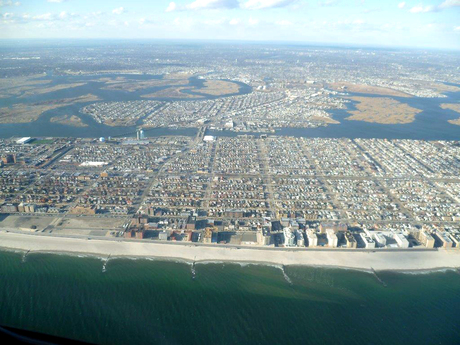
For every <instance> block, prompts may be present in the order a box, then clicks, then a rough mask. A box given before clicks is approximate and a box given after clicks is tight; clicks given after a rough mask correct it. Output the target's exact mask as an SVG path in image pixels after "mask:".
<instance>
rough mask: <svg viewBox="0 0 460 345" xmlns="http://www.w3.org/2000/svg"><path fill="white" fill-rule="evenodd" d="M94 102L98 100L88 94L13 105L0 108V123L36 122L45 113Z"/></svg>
mask: <svg viewBox="0 0 460 345" xmlns="http://www.w3.org/2000/svg"><path fill="white" fill-rule="evenodd" d="M95 101H99V98H98V97H97V96H95V95H92V94H88V95H84V96H80V97H72V98H63V99H57V100H53V101H45V102H38V103H31V104H23V103H19V104H14V105H13V106H11V107H3V108H0V123H27V122H33V121H36V120H37V119H38V118H39V117H40V115H41V114H43V113H44V112H45V111H48V110H52V109H56V108H60V107H65V106H68V105H72V104H76V103H83V102H95Z"/></svg>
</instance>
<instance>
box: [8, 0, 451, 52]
mask: <svg viewBox="0 0 460 345" xmlns="http://www.w3.org/2000/svg"><path fill="white" fill-rule="evenodd" d="M21 38H85V39H90V38H121V39H129V38H136V39H146V38H151V39H197V40H200V39H205V40H244V41H248V40H249V41H288V42H306V43H317V44H345V45H367V46H389V47H418V48H441V49H446V48H447V49H457V50H458V49H460V0H429V1H418V0H416V1H411V0H408V1H385V2H382V1H375V0H351V1H344V0H342V1H340V0H320V1H318V0H316V1H310V0H176V1H174V2H171V1H146V0H143V1H142V0H138V1H123V0H115V1H97V2H95V1H88V0H38V1H37V0H35V1H32V0H22V1H14V0H0V39H21Z"/></svg>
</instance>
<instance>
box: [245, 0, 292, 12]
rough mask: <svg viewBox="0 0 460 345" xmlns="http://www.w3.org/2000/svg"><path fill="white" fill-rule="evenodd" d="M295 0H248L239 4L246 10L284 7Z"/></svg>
mask: <svg viewBox="0 0 460 345" xmlns="http://www.w3.org/2000/svg"><path fill="white" fill-rule="evenodd" d="M295 1H296V0H248V1H246V2H245V3H242V4H241V7H242V8H246V9H248V10H261V9H264V8H274V7H284V6H287V5H289V4H292V3H293V2H295Z"/></svg>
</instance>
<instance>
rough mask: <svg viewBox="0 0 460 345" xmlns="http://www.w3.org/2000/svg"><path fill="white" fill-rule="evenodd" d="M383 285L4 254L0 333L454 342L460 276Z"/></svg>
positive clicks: (295, 271) (117, 339)
mask: <svg viewBox="0 0 460 345" xmlns="http://www.w3.org/2000/svg"><path fill="white" fill-rule="evenodd" d="M104 264H106V265H105V270H103V266H104ZM193 272H194V273H193ZM193 276H194V277H195V278H194V279H193V278H192V277H193ZM378 276H379V278H380V280H381V281H379V280H378V279H377V277H376V276H374V275H373V274H370V273H366V272H359V271H352V270H343V269H329V268H313V267H296V266H288V267H284V271H283V267H272V266H264V265H240V264H230V263H206V264H204V263H202V264H196V265H195V267H192V265H190V264H187V263H180V262H168V261H157V260H147V259H136V260H134V259H126V258H123V259H121V258H120V259H118V258H113V259H112V258H111V259H110V260H109V261H107V262H104V261H103V260H102V259H100V258H95V257H75V256H66V255H57V254H43V253H40V254H38V253H30V254H28V255H26V256H25V255H24V253H18V252H0V324H2V325H5V326H11V327H15V328H22V329H27V330H33V331H38V332H42V333H48V334H52V335H57V336H63V337H67V338H72V339H78V340H83V341H87V342H91V343H99V344H406V345H407V344H460V274H459V272H458V271H441V272H434V273H429V274H428V273H425V274H406V273H394V272H378Z"/></svg>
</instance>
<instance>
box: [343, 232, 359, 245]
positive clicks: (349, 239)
mask: <svg viewBox="0 0 460 345" xmlns="http://www.w3.org/2000/svg"><path fill="white" fill-rule="evenodd" d="M345 242H346V244H347V248H356V245H357V243H356V239H355V237H354V236H353V234H352V233H351V231H346V232H345Z"/></svg>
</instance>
